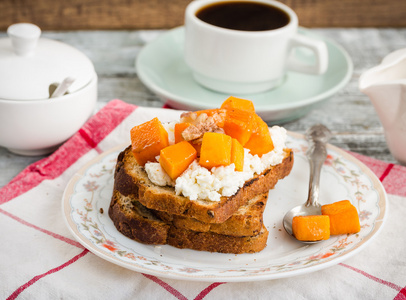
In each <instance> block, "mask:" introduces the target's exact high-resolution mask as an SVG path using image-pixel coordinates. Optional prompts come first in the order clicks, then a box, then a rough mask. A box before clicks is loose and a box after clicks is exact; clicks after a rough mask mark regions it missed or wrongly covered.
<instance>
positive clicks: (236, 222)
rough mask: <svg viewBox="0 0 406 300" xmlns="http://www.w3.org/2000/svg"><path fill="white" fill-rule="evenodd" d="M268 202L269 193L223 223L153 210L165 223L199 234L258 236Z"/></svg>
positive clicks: (247, 204) (251, 201) (253, 199)
mask: <svg viewBox="0 0 406 300" xmlns="http://www.w3.org/2000/svg"><path fill="white" fill-rule="evenodd" d="M267 200H268V193H264V194H261V195H258V196H256V197H254V198H252V199H250V200H249V201H248V202H247V203H246V205H243V206H241V207H240V208H239V209H238V210H237V211H236V212H235V213H234V214H232V215H231V217H230V218H228V219H227V220H226V221H224V222H223V223H204V222H202V221H199V220H196V219H194V218H190V217H184V216H178V215H173V214H169V213H167V212H162V211H158V210H151V211H153V212H154V214H155V215H157V216H158V217H159V218H160V219H161V220H163V221H165V223H168V224H172V225H173V226H175V227H177V228H181V229H182V228H183V229H190V230H193V231H198V232H208V231H211V232H214V233H218V234H224V235H231V236H253V235H257V234H258V233H259V232H260V231H261V229H262V224H263V213H264V210H265V205H266V202H267Z"/></svg>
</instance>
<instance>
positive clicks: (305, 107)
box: [136, 27, 353, 123]
mask: <svg viewBox="0 0 406 300" xmlns="http://www.w3.org/2000/svg"><path fill="white" fill-rule="evenodd" d="M299 32H300V33H301V34H303V35H307V36H312V37H314V38H316V39H320V40H323V41H324V42H325V43H326V44H327V48H328V53H329V67H328V69H327V71H326V73H324V74H323V75H319V76H313V75H306V74H301V73H295V72H288V74H287V75H286V78H285V81H284V82H283V84H282V85H281V86H280V87H278V88H276V89H274V90H270V91H267V92H264V93H257V94H243V95H238V94H236V95H233V96H239V97H241V98H245V99H249V100H252V101H253V102H254V104H255V110H256V111H257V113H258V114H259V115H260V116H261V117H262V118H263V119H264V120H266V121H268V122H270V123H283V122H287V121H292V120H294V119H297V118H300V117H302V116H303V115H305V114H307V113H308V112H309V111H310V110H311V109H312V108H314V107H315V106H316V105H319V104H320V103H321V102H322V101H324V100H327V99H328V98H329V97H331V96H332V95H333V94H335V93H336V92H337V91H338V90H340V89H341V88H343V87H344V86H345V85H346V84H347V82H348V81H349V80H350V77H351V75H352V71H353V65H352V61H351V58H350V57H349V55H348V54H347V52H346V51H345V50H344V49H343V48H342V47H341V46H339V45H337V44H336V43H335V42H333V41H330V40H327V39H324V38H322V37H320V36H317V35H315V34H313V33H312V32H310V31H309V30H306V29H304V28H301V29H300V31H299ZM183 43H184V28H183V27H178V28H175V29H172V30H169V31H167V32H165V33H164V34H162V35H161V36H159V37H158V38H157V39H155V40H154V41H153V42H151V43H149V44H148V45H146V46H145V47H144V48H143V49H142V50H141V52H140V53H139V54H138V56H137V60H136V70H137V75H138V76H139V78H140V80H141V81H142V82H143V83H144V84H145V85H146V86H147V87H148V88H149V89H150V90H151V91H153V92H154V93H156V94H157V95H158V96H159V97H160V98H161V99H163V100H164V101H165V102H166V103H167V104H169V105H170V106H172V107H174V108H177V109H184V110H198V109H208V108H213V107H219V106H220V105H221V103H222V102H223V101H224V100H225V99H226V98H227V97H228V96H229V95H227V94H222V93H218V92H214V91H212V90H209V89H206V88H204V87H202V86H201V85H199V84H198V83H197V82H195V81H194V79H193V76H192V73H191V70H190V69H189V67H188V66H187V65H186V63H185V61H184V59H183ZM296 55H298V56H300V58H301V59H302V60H303V61H306V62H309V63H311V61H312V59H313V57H312V55H309V53H307V52H306V51H303V50H302V51H300V50H299V51H297V53H296Z"/></svg>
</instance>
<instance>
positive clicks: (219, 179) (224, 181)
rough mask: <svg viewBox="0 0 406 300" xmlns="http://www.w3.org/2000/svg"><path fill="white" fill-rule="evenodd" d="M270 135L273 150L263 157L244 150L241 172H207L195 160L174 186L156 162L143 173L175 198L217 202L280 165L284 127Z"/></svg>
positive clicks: (226, 169)
mask: <svg viewBox="0 0 406 300" xmlns="http://www.w3.org/2000/svg"><path fill="white" fill-rule="evenodd" d="M168 127H171V126H168ZM270 133H271V137H272V142H273V144H274V149H273V150H272V151H270V152H268V153H266V154H264V155H262V157H259V156H258V155H251V154H250V153H249V151H250V150H249V149H244V167H243V171H242V172H238V171H235V170H234V169H235V166H234V164H230V165H228V166H221V167H214V168H212V169H211V170H208V169H206V168H204V167H202V166H200V164H199V163H198V161H197V160H195V161H193V162H192V163H191V164H190V165H189V167H188V168H187V169H186V171H185V172H183V173H182V175H181V176H179V177H178V178H176V181H175V182H174V181H173V180H172V179H171V178H170V177H169V175H168V174H167V173H166V172H165V171H164V170H163V169H162V167H161V165H160V164H159V162H158V163H156V162H155V163H153V162H149V163H146V164H145V170H146V172H147V174H148V177H149V179H150V180H151V181H152V182H153V183H154V184H156V185H159V186H166V185H169V186H173V187H175V192H176V194H177V195H183V196H185V197H188V198H189V199H190V200H197V199H205V200H210V201H220V198H221V197H222V196H226V197H227V196H232V195H234V194H235V193H236V192H237V191H238V189H239V188H241V187H242V186H243V185H244V183H245V181H247V180H249V179H250V178H252V177H253V176H254V175H255V174H261V173H262V172H263V171H264V170H266V169H267V168H269V167H270V166H275V165H277V164H280V163H281V162H282V161H283V158H284V157H285V152H284V148H285V147H286V145H285V143H286V137H287V134H286V130H285V129H284V128H283V127H279V126H273V127H272V128H270ZM158 161H159V160H158Z"/></svg>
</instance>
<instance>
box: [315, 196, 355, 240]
mask: <svg viewBox="0 0 406 300" xmlns="http://www.w3.org/2000/svg"><path fill="white" fill-rule="evenodd" d="M321 213H322V214H323V215H326V216H328V217H329V218H330V233H331V234H332V235H335V234H347V233H357V232H359V231H360V230H361V226H360V222H359V216H358V212H357V209H356V208H355V206H354V205H352V204H351V202H350V201H349V200H342V201H338V202H335V203H332V204H326V205H323V206H322V207H321Z"/></svg>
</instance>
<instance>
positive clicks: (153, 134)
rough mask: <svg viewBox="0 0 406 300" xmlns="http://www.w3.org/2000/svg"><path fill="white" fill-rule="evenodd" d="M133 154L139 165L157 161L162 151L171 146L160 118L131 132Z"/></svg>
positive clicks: (134, 128) (136, 127)
mask: <svg viewBox="0 0 406 300" xmlns="http://www.w3.org/2000/svg"><path fill="white" fill-rule="evenodd" d="M130 134H131V145H132V152H133V154H134V157H135V159H136V160H137V162H138V164H140V165H141V166H144V165H145V164H146V163H147V162H148V161H156V159H155V157H156V156H157V155H159V152H160V151H161V149H163V148H165V147H167V146H168V145H169V141H168V132H167V131H166V130H165V128H164V127H163V126H162V123H161V122H160V121H159V120H158V118H154V119H152V120H150V121H147V122H145V123H142V124H140V125H137V126H134V127H133V128H132V129H131V131H130Z"/></svg>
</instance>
